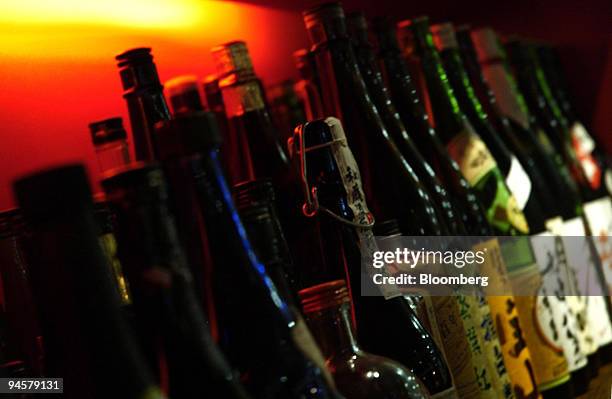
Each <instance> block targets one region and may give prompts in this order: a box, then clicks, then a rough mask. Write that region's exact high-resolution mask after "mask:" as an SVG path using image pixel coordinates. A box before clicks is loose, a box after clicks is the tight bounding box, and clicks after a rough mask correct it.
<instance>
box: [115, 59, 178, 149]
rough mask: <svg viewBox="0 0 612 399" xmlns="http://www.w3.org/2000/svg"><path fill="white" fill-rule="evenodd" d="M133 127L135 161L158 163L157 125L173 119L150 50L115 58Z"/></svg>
mask: <svg viewBox="0 0 612 399" xmlns="http://www.w3.org/2000/svg"><path fill="white" fill-rule="evenodd" d="M115 59H116V60H117V66H118V67H119V76H120V77H121V85H122V87H123V98H125V101H126V103H127V107H128V113H129V115H130V125H131V126H132V141H133V144H134V158H135V160H137V161H149V160H153V159H155V148H154V147H155V143H154V137H153V133H154V132H153V130H154V126H155V123H157V122H159V121H162V120H166V119H170V111H168V105H167V104H166V99H165V98H164V93H163V86H162V84H161V83H160V81H159V76H158V75H157V67H156V66H155V63H153V56H152V55H151V49H150V48H134V49H131V50H128V51H126V52H123V53H121V54H119V55H118V56H116V57H115Z"/></svg>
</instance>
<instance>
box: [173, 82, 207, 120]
mask: <svg viewBox="0 0 612 399" xmlns="http://www.w3.org/2000/svg"><path fill="white" fill-rule="evenodd" d="M164 91H165V92H166V97H168V102H169V103H170V107H171V108H172V114H173V115H178V114H181V113H189V112H196V111H204V105H202V98H201V96H200V82H199V80H198V77H197V76H195V75H181V76H175V77H173V78H172V79H168V80H167V81H166V82H165V83H164Z"/></svg>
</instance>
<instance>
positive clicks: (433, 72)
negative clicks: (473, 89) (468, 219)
mask: <svg viewBox="0 0 612 399" xmlns="http://www.w3.org/2000/svg"><path fill="white" fill-rule="evenodd" d="M400 36H401V37H402V39H403V43H402V45H403V46H404V50H405V53H406V55H407V56H408V57H414V58H417V59H418V60H419V61H420V64H421V69H422V73H423V75H424V77H425V80H426V82H427V89H428V92H429V96H430V101H431V103H432V107H433V112H434V117H435V121H434V122H435V127H436V132H437V133H438V135H439V136H440V138H441V140H442V142H443V143H444V144H445V145H446V147H447V149H448V151H449V153H450V155H451V157H453V158H454V159H455V161H456V162H457V163H458V164H459V166H460V168H461V171H462V172H463V175H464V176H465V177H466V179H467V180H468V182H470V184H471V185H472V186H473V187H474V188H475V189H476V192H477V193H478V195H479V198H480V200H481V202H482V204H483V205H484V206H485V209H486V212H487V218H488V220H489V222H490V223H491V224H492V226H493V227H494V229H495V230H496V231H497V232H500V233H502V234H521V233H526V232H528V231H529V226H528V224H527V221H526V220H525V216H524V215H523V213H522V212H521V210H520V209H519V208H518V206H517V203H516V199H515V198H514V197H513V196H512V194H511V193H510V192H509V190H508V187H507V186H506V183H505V181H504V179H503V176H502V174H501V172H500V170H499V168H498V167H497V165H496V163H495V159H494V158H493V156H492V155H491V153H490V151H489V150H488V148H487V146H486V144H485V143H484V142H483V141H482V140H481V139H480V137H479V136H478V135H477V134H476V132H475V131H474V129H473V128H472V126H471V124H470V123H469V121H468V120H467V118H466V116H465V114H464V113H463V112H462V111H461V109H460V108H459V104H458V102H457V99H456V98H455V96H454V92H453V90H452V88H451V86H450V84H449V81H448V77H447V75H446V73H445V71H444V68H443V66H442V62H441V60H440V56H439V54H438V52H437V51H436V49H435V46H434V42H433V38H432V35H431V33H430V31H429V22H428V20H427V18H425V17H422V18H417V19H415V20H412V21H410V23H408V21H406V22H405V23H401V25H400Z"/></svg>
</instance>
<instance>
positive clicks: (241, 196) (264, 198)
mask: <svg viewBox="0 0 612 399" xmlns="http://www.w3.org/2000/svg"><path fill="white" fill-rule="evenodd" d="M234 199H235V202H236V207H237V208H238V209H243V208H246V207H249V206H251V205H253V204H266V205H267V206H269V205H270V204H273V203H274V202H275V200H276V193H275V191H274V185H273V184H272V181H271V180H270V179H257V180H249V181H245V182H242V183H238V184H236V185H235V186H234Z"/></svg>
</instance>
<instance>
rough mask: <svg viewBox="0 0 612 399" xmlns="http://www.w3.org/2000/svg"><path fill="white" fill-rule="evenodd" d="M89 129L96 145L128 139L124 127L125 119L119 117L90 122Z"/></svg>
mask: <svg viewBox="0 0 612 399" xmlns="http://www.w3.org/2000/svg"><path fill="white" fill-rule="evenodd" d="M89 131H90V132H91V141H92V142H93V144H94V145H100V144H106V143H111V142H113V141H118V140H125V139H127V133H126V132H125V129H124V128H123V119H121V118H119V117H116V118H108V119H103V120H101V121H96V122H92V123H90V124H89Z"/></svg>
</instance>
